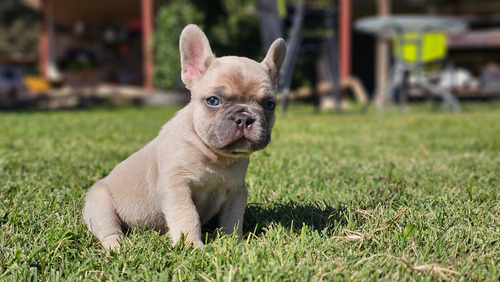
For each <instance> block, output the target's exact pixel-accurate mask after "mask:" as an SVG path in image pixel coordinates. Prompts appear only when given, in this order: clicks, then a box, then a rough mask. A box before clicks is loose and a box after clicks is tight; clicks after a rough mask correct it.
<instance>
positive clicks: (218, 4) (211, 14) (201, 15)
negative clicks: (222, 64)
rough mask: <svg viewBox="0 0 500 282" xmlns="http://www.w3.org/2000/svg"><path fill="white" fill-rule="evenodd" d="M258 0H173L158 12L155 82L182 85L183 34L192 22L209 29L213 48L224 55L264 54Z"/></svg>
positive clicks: (172, 86)
mask: <svg viewBox="0 0 500 282" xmlns="http://www.w3.org/2000/svg"><path fill="white" fill-rule="evenodd" d="M256 3H257V2H256V1H252V0H235V1H231V0H208V1H203V0H196V1H185V0H169V1H163V2H162V3H161V6H160V8H159V10H158V11H157V14H156V27H155V34H154V59H155V77H154V79H155V86H156V87H157V88H163V89H182V88H184V86H183V85H182V82H181V80H180V69H181V67H180V54H179V35H180V33H181V31H182V29H183V28H184V26H186V25H187V24H189V23H194V24H197V25H198V26H200V28H202V29H203V30H204V32H205V33H206V35H207V37H208V39H209V40H210V44H211V47H212V51H213V52H214V53H215V54H217V55H219V56H221V55H239V56H248V57H251V58H254V59H259V58H261V54H260V50H261V49H260V39H259V27H258V18H257V7H256V5H257V4H256Z"/></svg>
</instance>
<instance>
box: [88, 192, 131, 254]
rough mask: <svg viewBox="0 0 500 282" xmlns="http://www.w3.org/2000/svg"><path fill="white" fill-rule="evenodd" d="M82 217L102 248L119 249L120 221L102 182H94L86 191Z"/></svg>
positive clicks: (121, 233)
mask: <svg viewBox="0 0 500 282" xmlns="http://www.w3.org/2000/svg"><path fill="white" fill-rule="evenodd" d="M83 219H84V220H85V223H86V224H87V226H88V227H89V229H90V231H91V232H92V233H93V234H94V235H95V236H96V237H97V239H99V241H101V243H102V245H103V247H104V248H106V249H113V250H119V249H120V244H119V243H118V239H119V238H120V236H122V235H123V232H122V228H121V221H120V218H118V214H117V213H116V209H115V207H114V205H113V201H112V199H111V196H110V195H109V193H108V191H107V189H106V186H104V185H103V184H101V183H96V184H94V186H92V188H90V190H89V191H88V193H87V197H86V199H85V209H84V211H83Z"/></svg>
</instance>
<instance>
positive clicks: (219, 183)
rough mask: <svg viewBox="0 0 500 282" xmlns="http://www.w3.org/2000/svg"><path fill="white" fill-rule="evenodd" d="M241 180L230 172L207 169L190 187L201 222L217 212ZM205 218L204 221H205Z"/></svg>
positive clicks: (242, 180)
mask: <svg viewBox="0 0 500 282" xmlns="http://www.w3.org/2000/svg"><path fill="white" fill-rule="evenodd" d="M243 182H244V176H243V179H241V177H239V175H234V174H231V172H230V171H220V170H216V169H211V168H207V169H206V171H205V173H204V174H203V176H202V177H201V178H200V179H199V181H197V183H194V184H193V186H192V187H191V196H192V198H193V202H194V204H195V205H196V208H197V210H198V213H199V214H200V217H201V218H200V219H201V221H202V222H204V221H206V220H209V219H210V218H211V217H212V216H213V215H215V214H216V213H218V212H219V210H220V208H221V207H222V205H223V204H224V203H225V202H226V200H227V199H228V197H229V196H230V195H231V193H232V192H233V191H235V190H236V189H238V188H239V187H240V186H241V185H242V183H243ZM205 217H206V220H205Z"/></svg>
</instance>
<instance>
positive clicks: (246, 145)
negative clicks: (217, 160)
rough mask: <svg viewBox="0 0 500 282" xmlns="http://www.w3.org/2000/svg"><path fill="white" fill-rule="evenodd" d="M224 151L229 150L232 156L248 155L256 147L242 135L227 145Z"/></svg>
mask: <svg viewBox="0 0 500 282" xmlns="http://www.w3.org/2000/svg"><path fill="white" fill-rule="evenodd" d="M223 150H224V151H226V152H229V153H230V154H231V155H232V156H245V157H246V156H249V155H250V154H252V153H253V152H254V151H255V150H256V148H255V144H254V143H253V142H252V141H250V140H249V139H248V138H247V137H245V136H244V135H242V136H241V137H240V138H238V139H236V140H235V141H233V142H231V143H230V144H229V145H227V146H226V147H225V148H224V149H223Z"/></svg>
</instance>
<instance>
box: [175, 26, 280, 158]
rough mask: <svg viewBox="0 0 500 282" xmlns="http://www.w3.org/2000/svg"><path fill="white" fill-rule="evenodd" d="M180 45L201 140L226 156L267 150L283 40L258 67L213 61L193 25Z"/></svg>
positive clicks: (224, 59) (204, 39) (252, 63)
mask: <svg viewBox="0 0 500 282" xmlns="http://www.w3.org/2000/svg"><path fill="white" fill-rule="evenodd" d="M179 45H180V52H181V65H182V74H181V76H182V81H183V82H184V84H185V85H186V88H188V89H189V90H190V91H191V103H192V105H193V107H194V111H193V123H194V128H195V131H196V133H197V134H198V136H199V137H200V138H201V139H202V140H203V142H205V144H207V145H208V146H209V147H210V148H211V149H212V150H213V151H215V152H217V153H219V154H222V155H225V156H230V157H243V156H248V155H250V154H251V153H252V152H254V151H257V150H260V149H263V148H265V147H266V146H267V144H269V142H270V141H271V130H272V127H273V125H274V120H275V113H274V110H275V106H276V92H277V87H276V82H277V79H278V74H279V70H280V68H281V64H282V63H283V61H284V59H285V55H286V45H285V42H284V40H283V39H281V38H280V39H277V40H276V41H275V42H274V43H273V44H272V45H271V47H270V48H269V51H268V53H267V55H266V57H265V59H264V60H263V61H262V62H261V63H258V62H256V61H253V60H250V59H248V58H243V57H234V56H228V57H221V58H216V57H215V56H214V55H213V53H212V50H211V49H210V45H209V43H208V39H207V37H206V36H205V34H204V33H203V32H202V31H201V29H200V28H198V27H197V26H196V25H188V26H186V27H185V28H184V30H183V31H182V34H181V38H180V44H179Z"/></svg>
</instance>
